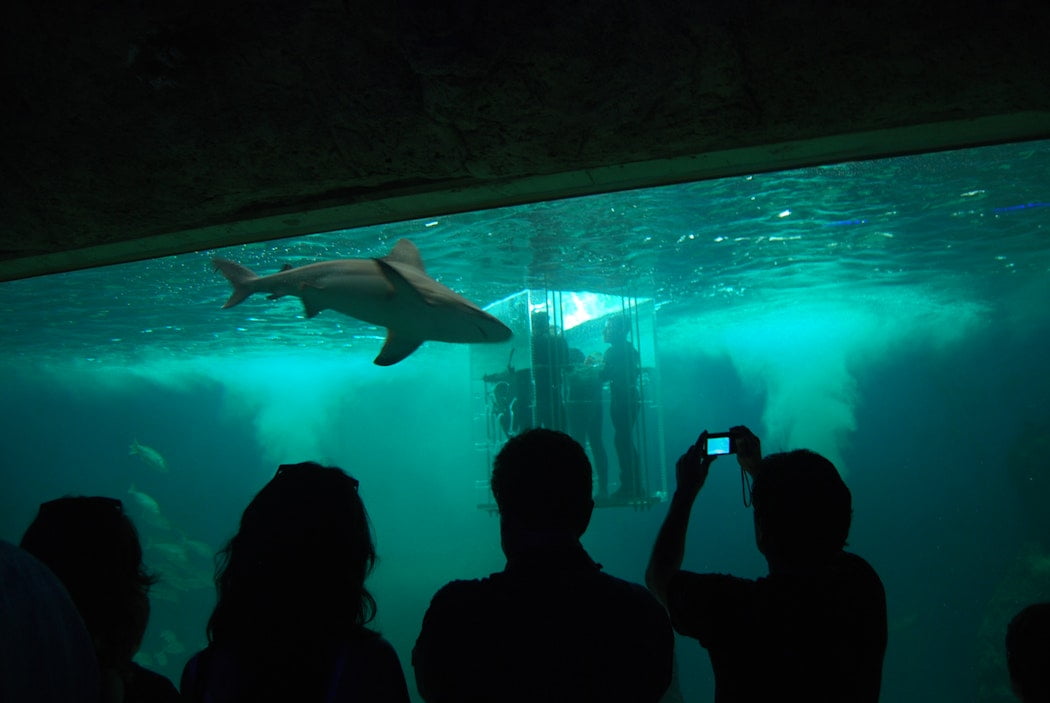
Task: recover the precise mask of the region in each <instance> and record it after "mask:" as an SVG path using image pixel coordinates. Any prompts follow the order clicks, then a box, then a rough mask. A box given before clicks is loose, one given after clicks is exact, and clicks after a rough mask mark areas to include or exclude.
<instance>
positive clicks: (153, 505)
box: [128, 486, 171, 530]
mask: <svg viewBox="0 0 1050 703" xmlns="http://www.w3.org/2000/svg"><path fill="white" fill-rule="evenodd" d="M128 495H129V496H131V510H132V512H133V514H134V515H135V516H136V517H139V518H141V519H142V520H143V521H144V522H145V523H146V524H147V525H149V526H150V527H154V528H157V529H159V530H167V529H169V528H170V527H171V524H170V523H169V522H168V520H167V518H165V517H164V516H163V515H161V513H160V505H159V504H158V503H157V501H155V500H154V499H153V497H152V496H150V495H149V494H148V493H143V492H142V491H139V490H136V489H135V486H130V487H129V488H128Z"/></svg>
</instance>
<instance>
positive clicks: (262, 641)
mask: <svg viewBox="0 0 1050 703" xmlns="http://www.w3.org/2000/svg"><path fill="white" fill-rule="evenodd" d="M357 486H358V482H357V480H356V479H355V478H353V477H351V476H349V475H347V474H346V473H345V472H344V471H343V470H342V469H339V468H337V467H325V466H321V465H319V464H316V463H313V462H306V463H302V464H293V465H282V466H281V467H280V468H279V469H278V470H277V474H276V475H275V476H274V478H273V479H271V480H270V482H269V483H267V484H266V486H264V487H263V489H262V490H261V491H259V493H258V494H257V495H256V496H255V498H253V499H252V501H251V503H249V505H248V507H247V508H246V509H245V511H244V514H243V516H242V517H241V524H240V529H239V530H238V531H237V534H235V535H234V536H233V538H232V539H231V540H230V541H229V543H228V544H227V545H226V546H225V548H224V549H223V550H222V551H221V552H220V553H219V556H218V559H217V563H218V566H217V570H216V577H215V583H216V588H217V590H218V602H217V604H216V606H215V610H214V611H213V612H212V615H211V618H210V619H209V621H208V640H209V641H210V642H211V643H213V644H222V645H224V646H228V647H229V648H231V649H232V650H233V651H235V652H237V653H238V654H239V655H240V656H241V657H242V658H243V659H244V661H246V662H249V663H250V665H251V666H252V668H253V669H255V671H256V673H257V674H258V675H259V677H260V683H259V685H260V686H263V685H264V684H263V683H261V682H263V681H269V682H270V683H271V684H273V685H275V686H277V687H278V688H280V685H281V684H280V682H281V680H282V679H284V680H288V679H289V678H296V677H295V674H299V675H302V676H303V677H304V678H305V679H307V680H308V679H310V678H311V671H312V669H313V668H319V670H320V668H323V666H324V665H325V658H326V657H327V656H328V655H329V654H330V653H331V652H332V650H333V648H334V647H336V646H338V643H339V642H341V641H344V640H346V639H347V638H350V637H353V636H354V635H355V634H362V633H369V632H371V631H370V630H367V629H366V628H365V625H366V624H367V623H368V622H370V621H371V620H372V618H373V617H374V616H375V611H376V603H375V599H374V598H373V597H372V595H371V594H370V593H369V592H368V590H367V589H366V588H365V579H366V578H367V577H368V575H369V574H370V573H371V571H372V568H373V567H374V565H375V562H376V551H375V546H374V543H373V539H372V528H371V525H370V523H369V520H368V513H367V512H366V511H365V506H364V503H363V502H362V501H361V497H360V496H359V495H358V492H357ZM289 674H291V676H289Z"/></svg>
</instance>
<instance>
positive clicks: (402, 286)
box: [375, 239, 426, 302]
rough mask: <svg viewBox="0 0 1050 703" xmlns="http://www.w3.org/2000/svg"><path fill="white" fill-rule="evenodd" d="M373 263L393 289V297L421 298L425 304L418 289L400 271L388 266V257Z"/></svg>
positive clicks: (404, 240) (403, 240)
mask: <svg viewBox="0 0 1050 703" xmlns="http://www.w3.org/2000/svg"><path fill="white" fill-rule="evenodd" d="M401 241H402V242H407V241H408V240H407V239H402V240H401ZM375 262H376V263H377V264H379V269H380V270H381V271H382V272H383V276H384V277H385V278H386V280H387V283H389V284H390V286H391V287H392V288H393V289H394V295H399V296H402V297H403V298H406V299H416V300H419V299H421V298H422V299H423V301H424V302H426V297H425V296H423V294H422V293H420V292H419V289H418V288H416V287H415V286H413V285H412V284H411V283H409V282H408V279H406V278H405V276H404V275H403V274H402V273H401V272H400V271H398V270H397V269H396V268H394V267H393V266H391V265H390V262H389V257H383V258H382V259H376V260H375Z"/></svg>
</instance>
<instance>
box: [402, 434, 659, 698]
mask: <svg viewBox="0 0 1050 703" xmlns="http://www.w3.org/2000/svg"><path fill="white" fill-rule="evenodd" d="M591 488H592V481H591V466H590V462H589V461H588V460H587V455H586V454H585V453H584V451H583V447H581V446H580V445H579V443H578V442H576V441H575V440H573V439H572V438H571V437H569V436H568V435H566V434H563V433H561V432H555V431H551V430H546V429H533V430H530V431H528V432H525V433H523V434H520V435H518V436H517V437H513V438H512V439H511V440H510V441H508V442H507V444H506V445H505V446H504V447H503V449H502V450H501V451H500V453H499V455H497V457H496V460H495V462H494V468H493V471H492V492H493V495H494V496H495V498H496V505H497V506H498V507H499V513H500V536H501V538H502V545H503V551H504V553H505V554H506V556H507V566H506V568H505V569H504V570H503V571H500V572H498V573H495V574H492V575H491V576H489V577H488V578H484V579H480V580H473V581H453V582H451V583H449V584H447V585H445V586H444V587H443V588H442V589H441V590H439V591H438V592H437V594H436V595H435V596H434V599H433V601H431V604H430V608H429V609H428V610H427V613H426V616H425V617H424V619H423V628H422V632H421V633H420V635H419V639H418V640H417V641H416V646H415V649H414V650H413V652H412V664H413V666H414V667H415V673H416V684H417V685H418V687H419V692H420V694H421V695H422V696H423V698H424V700H426V701H428V703H446V702H448V703H453V702H454V703H477V702H480V701H509V702H512V703H514V702H518V701H522V702H524V701H528V702H529V703H535V702H537V701H544V702H546V703H558V702H560V701H565V702H566V703H569V702H571V703H580V702H581V701H595V702H598V701H601V702H603V703H615V702H617V701H623V702H625V703H627V702H630V703H644V702H646V701H657V700H659V699H660V696H661V695H662V694H663V692H664V690H665V689H666V688H667V686H668V684H669V682H670V679H671V666H672V658H673V647H674V636H673V634H672V632H671V627H670V624H669V623H668V620H667V614H666V613H665V612H664V610H663V608H661V607H660V604H659V603H657V602H656V600H655V599H654V598H653V597H652V595H651V594H649V593H648V592H646V590H645V589H644V588H642V587H641V586H639V585H637V584H633V583H629V582H627V581H623V580H621V579H618V578H616V577H614V576H610V575H608V574H605V573H603V572H602V570H601V565H599V564H597V563H595V562H594V561H593V560H592V559H591V558H590V556H588V555H587V552H585V551H584V549H583V547H582V546H581V545H580V537H581V536H582V535H583V533H584V531H585V530H586V529H587V525H588V523H589V522H590V518H591V512H592V511H593V509H594V501H593V500H592V499H591Z"/></svg>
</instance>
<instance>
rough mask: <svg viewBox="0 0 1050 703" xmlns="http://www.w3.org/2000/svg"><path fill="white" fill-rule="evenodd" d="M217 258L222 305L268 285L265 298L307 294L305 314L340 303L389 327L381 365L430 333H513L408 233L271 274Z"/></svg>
mask: <svg viewBox="0 0 1050 703" xmlns="http://www.w3.org/2000/svg"><path fill="white" fill-rule="evenodd" d="M212 263H214V264H215V268H216V269H217V270H218V271H219V272H221V273H222V275H223V276H225V277H226V280H228V281H229V282H230V285H232V286H233V293H232V294H231V295H230V298H229V300H227V301H226V304H225V305H223V306H222V309H223V310H225V309H226V308H232V307H233V306H234V305H238V304H239V303H241V302H242V301H244V300H245V299H246V298H247V297H248V296H250V295H252V294H253V293H269V295H268V296H267V299H268V300H277V299H279V298H283V297H284V296H286V295H294V296H297V297H298V298H300V299H301V300H302V301H303V307H304V308H305V311H306V317H307V318H312V317H314V316H316V315H317V314H318V313H320V312H321V311H322V310H335V311H336V312H341V313H343V314H344V315H348V316H350V317H353V318H356V319H358V320H363V321H364V322H368V323H370V324H373V325H377V326H380V327H385V328H386V341H385V342H384V343H383V348H382V349H381V350H380V351H379V355H378V356H376V358H375V359H374V363H375V364H376V365H377V366H391V365H393V364H396V363H397V362H399V361H401V360H402V359H404V358H405V357H407V356H408V355H409V354H411V353H412V352H414V351H415V350H416V349H418V348H419V345H420V344H422V343H423V342H424V341H427V340H433V341H436V342H452V343H461V344H473V343H498V342H504V341H506V340H508V339H510V338H511V331H510V328H509V327H507V326H506V325H504V324H503V323H502V322H500V321H499V320H497V319H496V318H495V317H493V316H492V315H490V314H489V313H487V312H485V311H484V310H482V309H481V308H479V307H478V306H477V305H475V304H474V303H472V302H470V301H469V300H467V299H466V298H464V297H462V296H460V295H458V294H456V293H454V292H453V291H452V290H450V289H449V288H446V287H445V286H443V285H442V284H440V283H438V282H437V281H435V280H434V279H433V278H431V277H430V276H429V275H427V273H426V269H425V268H424V266H423V258H422V256H420V254H419V249H417V248H416V245H415V244H413V243H412V242H411V241H409V240H408V239H401V240H399V241H398V242H397V243H396V244H395V245H394V248H393V249H391V250H390V253H389V254H387V255H386V256H384V257H382V258H376V259H335V260H332V261H321V262H318V263H315V264H307V265H306V266H298V267H292V266H285V267H284V268H282V269H281V270H280V271H278V272H277V273H274V274H270V275H268V276H258V275H256V274H255V273H254V272H253V271H252V270H251V269H249V268H247V267H245V266H242V265H240V264H238V263H235V262H233V261H230V260H228V259H222V258H215V259H212Z"/></svg>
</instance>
